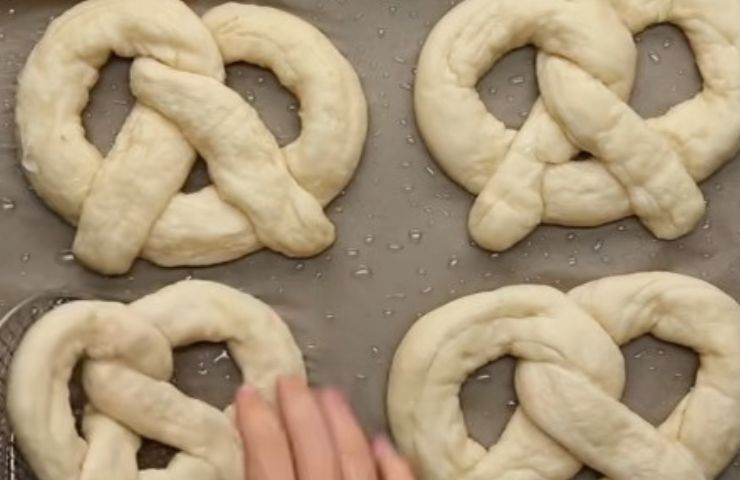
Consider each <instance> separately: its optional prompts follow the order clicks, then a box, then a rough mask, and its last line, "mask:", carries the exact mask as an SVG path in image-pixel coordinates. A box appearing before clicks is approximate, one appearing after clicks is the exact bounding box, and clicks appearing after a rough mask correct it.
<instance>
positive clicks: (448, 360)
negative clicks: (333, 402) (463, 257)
mask: <svg viewBox="0 0 740 480" xmlns="http://www.w3.org/2000/svg"><path fill="white" fill-rule="evenodd" d="M648 333H651V334H653V335H655V336H656V337H658V338H662V339H664V340H666V341H669V342H673V343H677V344H681V345H685V346H687V347H689V348H692V349H693V350H695V351H696V352H697V353H698V354H699V358H700V368H699V372H698V374H697V377H696V383H695V385H694V388H693V389H692V390H691V391H690V392H689V393H688V394H687V395H686V397H684V399H683V400H682V401H681V402H680V403H679V405H678V406H677V407H676V408H675V409H674V411H673V412H672V413H671V414H670V416H669V417H668V419H667V420H666V421H665V422H663V424H662V425H661V426H660V427H658V428H657V429H656V428H654V427H653V426H652V425H650V424H649V423H647V422H646V421H645V420H643V419H642V418H640V417H639V416H638V415H636V414H635V413H633V412H631V411H630V410H629V409H628V408H627V407H626V406H624V405H623V404H621V403H619V401H618V400H617V399H618V398H619V397H620V396H621V394H622V390H623V387H624V381H625V370H624V360H623V358H622V356H621V354H620V352H619V349H618V347H617V344H619V345H622V344H624V343H627V342H629V341H630V340H632V339H634V338H636V337H639V336H641V335H645V334H648ZM507 354H511V355H514V356H516V357H518V358H519V359H520V361H519V363H518V365H517V369H516V374H515V383H516V390H517V394H518V397H519V402H520V405H521V407H520V408H519V409H518V410H517V411H516V412H515V413H514V416H513V417H512V419H511V421H510V422H509V425H508V426H507V427H506V430H505V431H504V432H503V434H502V435H501V439H500V440H499V442H498V443H497V444H495V445H494V446H493V447H491V448H490V449H489V450H488V451H487V450H486V449H485V448H484V447H483V446H481V445H480V444H478V442H476V441H475V440H473V439H471V438H470V437H469V436H468V433H467V430H466V428H465V422H464V420H463V414H462V411H461V409H460V403H459V400H458V393H459V391H460V386H461V384H462V383H463V382H464V381H465V379H466V377H467V376H468V375H470V374H471V373H472V372H473V371H474V370H475V369H477V368H479V367H481V366H482V365H484V364H486V363H487V362H490V361H493V360H495V359H497V358H500V357H501V356H503V355H507ZM388 412H389V417H390V422H391V426H392V428H393V432H394V434H395V437H396V439H397V441H398V443H399V445H400V447H401V448H402V450H403V451H404V452H405V453H406V454H408V455H409V456H410V457H411V458H412V459H413V460H414V461H415V462H416V464H417V466H418V467H419V469H420V471H421V472H422V474H423V478H424V479H425V480H434V479H439V480H449V479H451V478H454V479H459V480H464V479H470V480H472V479H490V478H496V479H501V480H509V479H516V480H543V479H547V480H559V479H563V480H565V479H570V478H572V477H573V476H574V475H575V474H576V473H577V472H578V471H579V469H580V468H581V466H582V463H585V464H587V465H588V466H590V467H592V468H594V469H596V470H598V471H600V472H602V473H603V474H605V475H607V476H608V477H609V478H612V479H614V480H694V479H695V480H703V479H709V478H714V477H715V476H716V475H717V474H718V473H719V472H721V471H722V469H723V468H724V467H725V466H726V465H727V463H728V462H729V461H730V460H731V459H732V458H733V456H734V454H735V453H736V452H737V450H738V447H740V306H738V304H737V303H736V302H735V301H734V300H733V299H732V298H730V297H728V296H727V295H725V294H724V293H722V292H721V291H719V290H718V289H716V288H715V287H713V286H711V285H709V284H707V283H705V282H702V281H699V280H696V279H693V278H690V277H684V276H681V275H676V274H671V273H660V272H656V273H642V274H633V275H625V276H618V277H611V278H606V279H603V280H599V281H595V282H591V283H588V284H585V285H583V286H581V287H579V288H576V289H575V290H573V291H571V292H570V293H569V294H567V295H565V294H563V293H560V292H558V291H557V290H554V289H552V288H549V287H545V286H533V285H526V286H514V287H507V288H502V289H500V290H497V291H493V292H488V293H480V294H477V295H472V296H469V297H466V298H462V299H460V300H457V301H454V302H452V303H449V304H447V305H445V306H443V307H441V308H439V309H437V310H435V311H433V312H431V313H429V314H427V315H426V316H424V317H423V318H422V319H421V320H419V321H418V322H417V324H416V325H414V327H413V328H412V329H411V331H410V332H409V333H408V334H407V336H406V337H405V338H404V340H403V342H402V344H401V346H400V347H399V349H398V351H397V353H396V356H395V359H394V362H393V366H392V369H391V376H390V384H389V391H388Z"/></svg>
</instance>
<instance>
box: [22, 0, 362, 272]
mask: <svg viewBox="0 0 740 480" xmlns="http://www.w3.org/2000/svg"><path fill="white" fill-rule="evenodd" d="M111 53H115V54H116V55H119V56H122V57H133V58H136V59H137V60H135V61H134V64H133V68H132V74H131V82H132V89H133V92H134V94H135V95H136V97H137V99H138V102H137V104H136V105H135V106H134V108H133V110H132V112H131V114H130V115H129V117H128V118H127V120H126V122H125V123H124V125H123V128H122V129H121V132H120V133H119V134H118V136H117V138H116V141H115V144H114V145H113V148H112V149H111V151H110V153H109V154H108V156H107V157H106V158H103V157H102V155H101V153H100V152H99V151H98V150H97V149H96V148H95V147H94V146H93V145H91V144H90V143H89V142H88V141H87V140H86V139H85V135H84V130H83V128H82V126H81V120H80V113H81V111H82V109H83V108H84V107H85V105H86V104H87V102H88V95H89V89H90V88H91V87H92V86H93V84H94V83H95V82H96V81H97V78H98V73H97V72H98V69H99V68H100V67H101V66H102V65H103V64H104V63H105V62H106V60H107V59H108V57H109V55H110V54H111ZM239 61H246V62H250V63H254V64H257V65H260V66H263V67H266V68H269V69H271V70H273V71H274V72H275V74H276V75H277V77H278V78H279V80H280V81H281V83H282V84H283V85H284V86H285V87H287V88H288V89H290V90H291V91H292V92H293V93H295V94H296V96H297V97H298V98H299V99H300V100H301V110H300V116H301V120H302V124H303V125H302V133H301V135H300V136H299V137H298V139H296V140H295V141H294V142H293V143H291V144H290V145H288V146H286V147H284V148H280V147H279V146H278V144H277V141H276V140H275V138H274V137H273V136H272V134H271V133H270V132H269V130H268V129H267V128H266V127H265V125H264V124H263V122H262V121H261V119H260V118H259V115H258V114H257V113H256V112H255V110H254V109H253V108H252V107H251V106H250V105H249V104H248V103H246V102H245V101H244V100H242V99H241V98H240V97H239V96H238V95H237V94H236V93H235V92H233V91H232V90H230V89H229V88H227V87H226V86H224V85H223V84H222V83H221V81H222V80H223V78H224V68H223V63H224V62H226V63H232V62H239ZM16 114H17V123H18V130H19V134H20V142H21V150H22V164H23V167H24V169H25V171H26V172H27V174H28V176H29V177H30V179H31V182H32V183H33V185H34V187H35V189H36V191H37V192H38V193H39V195H41V197H42V198H43V199H44V200H45V201H46V202H47V204H48V205H49V206H50V207H51V208H52V209H54V210H55V211H56V212H58V213H59V214H60V215H62V216H63V217H64V218H65V219H66V220H67V221H69V222H71V223H74V224H78V230H77V237H76V239H75V243H74V252H75V254H76V256H77V258H79V259H80V260H81V261H82V262H84V263H85V264H87V265H88V266H89V267H91V268H93V269H95V270H97V271H99V272H102V273H106V274H120V273H125V272H126V271H128V270H129V269H130V268H131V264H132V262H133V261H134V260H135V259H136V257H137V256H142V257H144V258H146V259H148V260H151V261H152V262H154V263H157V264H159V265H164V266H177V265H208V264H213V263H218V262H224V261H228V260H232V259H235V258H238V257H240V256H243V255H245V254H247V253H250V252H253V251H255V250H258V249H259V248H261V247H262V246H266V247H268V248H271V249H273V250H276V251H279V252H281V253H284V254H286V255H288V256H310V255H314V254H316V253H318V252H320V251H321V250H323V249H325V248H326V247H328V246H329V245H330V244H331V243H332V242H333V241H334V238H335V233H334V226H333V225H332V223H331V222H330V221H329V219H328V218H327V217H326V215H325V214H324V212H323V206H325V205H326V204H327V203H328V202H330V201H331V200H332V199H333V198H334V197H335V196H336V195H337V194H339V192H340V191H341V190H342V188H344V186H345V185H346V184H347V183H348V182H349V180H350V178H351V176H352V174H353V173H354V170H355V168H356V167H357V164H358V161H359V159H360V155H361V150H362V146H363V143H364V139H365V133H366V129H367V108H366V104H365V99H364V96H363V93H362V89H361V85H360V83H359V80H358V78H357V75H356V74H355V72H354V70H353V69H352V67H351V66H350V64H349V63H348V62H347V60H346V59H345V58H344V57H343V56H342V55H341V54H340V53H339V52H338V51H337V50H336V48H334V46H333V45H332V44H331V42H330V41H329V40H328V39H327V38H326V37H325V36H324V35H323V34H322V33H321V32H320V31H318V30H317V29H316V28H314V27H313V26H311V25H309V24H307V23H306V22H304V21H302V20H300V19H298V18H297V17H294V16H292V15H289V14H287V13H284V12H281V11H279V10H275V9H272V8H267V7H258V6H252V5H240V4H225V5H222V6H220V7H216V8H214V9H213V10H211V11H209V12H208V13H207V14H206V15H205V16H204V17H203V19H202V20H201V19H199V18H198V17H197V16H196V15H195V14H194V13H193V12H192V11H191V10H190V9H189V8H188V7H187V6H186V5H185V4H184V3H182V2H180V1H179V0H158V1H156V2H151V1H148V0H88V1H86V2H83V3H81V4H79V5H77V6H75V7H73V8H72V9H70V10H69V11H67V12H66V13H65V14H64V15H62V16H61V17H59V18H58V19H56V20H55V21H54V22H52V24H51V25H50V27H49V29H48V30H47V32H46V34H45V35H44V37H43V38H42V39H41V41H40V42H39V43H38V45H37V46H36V48H35V49H34V51H33V52H32V54H31V56H30V57H29V59H28V62H27V63H26V66H25V68H24V69H23V72H22V74H21V77H20V79H19V84H18V103H17V112H16ZM196 150H197V151H199V152H200V153H201V154H202V155H203V157H204V158H205V160H206V162H207V163H208V168H209V172H210V175H211V177H212V180H213V182H214V184H215V186H213V187H208V188H205V189H203V190H201V191H199V192H197V193H193V194H184V193H180V189H181V187H182V185H183V183H184V182H185V179H186V178H187V175H188V172H189V171H190V169H191V167H192V166H193V163H194V161H195V159H196Z"/></svg>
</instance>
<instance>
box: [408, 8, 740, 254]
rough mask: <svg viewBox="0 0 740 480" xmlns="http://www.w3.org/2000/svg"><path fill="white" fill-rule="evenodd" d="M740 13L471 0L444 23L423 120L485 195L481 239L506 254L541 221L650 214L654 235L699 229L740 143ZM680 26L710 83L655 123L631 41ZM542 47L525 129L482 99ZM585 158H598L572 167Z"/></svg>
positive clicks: (453, 166)
mask: <svg viewBox="0 0 740 480" xmlns="http://www.w3.org/2000/svg"><path fill="white" fill-rule="evenodd" d="M738 18H740V5H738V3H737V2H734V1H733V0H656V1H650V2H644V1H641V0H595V1H594V0H574V1H569V0H557V1H549V0H501V1H496V2H490V1H487V0H466V1H464V2H463V3H461V4H460V5H458V6H457V7H455V8H453V9H452V10H451V11H450V12H449V13H448V14H447V15H446V16H445V17H444V18H443V19H442V20H441V21H440V22H439V23H438V24H437V25H436V26H435V28H434V30H433V31H432V33H431V34H430V35H429V38H428V39H427V41H426V44H425V45H424V48H423V51H422V53H421V57H420V60H419V66H418V73H417V80H416V85H415V107H416V113H417V123H418V124H419V128H420V130H421V133H422V135H423V137H424V139H425V142H426V143H427V145H428V146H429V149H430V150H431V152H432V154H433V155H434V157H435V158H436V159H437V161H438V162H439V163H440V164H441V166H442V167H443V168H444V170H445V171H446V172H447V173H448V174H449V175H450V176H451V177H452V178H453V179H454V180H455V181H456V182H458V183H459V184H460V185H462V186H463V187H465V188H466V189H467V190H469V191H470V192H471V193H473V194H475V195H478V198H477V200H476V202H475V205H474V206H473V208H472V210H471V212H470V216H469V222H468V226H469V230H470V233H471V235H472V237H473V239H474V240H475V241H476V242H477V243H478V244H479V245H480V246H482V247H484V248H487V249H490V250H495V251H500V250H506V249H508V248H510V247H511V246H513V245H515V244H516V243H517V242H519V241H520V240H521V239H523V238H524V237H526V236H527V235H528V234H529V233H530V232H531V231H532V230H534V229H535V228H536V227H537V226H538V225H539V224H540V223H543V222H545V223H551V224H558V225H564V226H575V227H589V226H597V225H601V224H604V223H607V222H611V221H615V220H619V219H621V218H624V217H627V216H629V215H633V214H634V215H637V216H638V217H639V219H640V221H642V223H643V224H644V225H645V226H646V227H647V228H648V229H650V230H651V231H652V232H653V234H655V235H656V236H657V237H659V238H662V239H674V238H677V237H680V236H682V235H684V234H686V233H688V232H690V231H691V230H692V229H693V228H694V227H695V226H696V224H697V222H698V221H699V220H700V218H701V217H702V216H703V214H704V211H705V203H704V199H703V196H702V193H701V191H700V190H699V189H698V187H697V185H696V182H698V181H701V180H703V179H705V178H706V177H708V176H709V175H711V174H712V173H713V172H714V171H715V170H717V169H718V168H719V167H720V166H721V165H722V164H723V163H724V162H726V161H727V160H729V159H730V158H732V156H734V155H735V154H736V152H737V151H738V149H739V148H740V117H738V115H736V114H735V112H737V111H738V110H740V88H738V87H740V75H738V72H739V71H740V52H739V51H738V49H739V48H740V28H739V27H738V26H737V22H736V21H730V20H729V19H733V20H737V19H738ZM665 22H670V23H673V24H675V25H677V26H678V27H680V28H682V29H683V31H684V32H685V33H686V35H687V37H688V39H689V42H690V44H691V47H692V48H693V51H694V53H695V56H696V62H697V65H698V67H699V70H700V72H701V75H702V77H703V80H704V88H703V90H702V91H701V93H699V94H698V95H696V96H695V97H694V98H692V99H690V100H687V101H685V102H683V103H681V104H679V105H676V106H675V107H673V108H672V109H671V110H669V111H668V112H667V113H666V114H665V115H663V116H661V117H657V118H651V119H642V118H640V117H639V115H638V114H637V113H635V112H634V111H633V110H632V109H631V108H630V107H629V106H628V105H627V104H626V99H627V97H628V96H629V94H630V92H631V90H632V85H633V82H634V78H635V67H636V55H637V50H636V47H635V44H634V41H633V39H632V34H634V33H637V32H640V31H642V30H644V29H645V28H647V27H648V26H650V25H652V24H656V23H665ZM526 44H533V45H535V46H536V47H538V48H539V55H538V58H537V76H538V82H539V87H540V93H541V98H540V100H538V101H537V102H536V103H535V105H534V107H533V108H532V111H531V113H530V115H529V118H528V119H527V121H526V122H525V123H524V125H523V126H522V128H521V129H520V130H519V131H518V132H516V131H513V130H511V129H508V128H506V126H505V125H504V124H503V123H502V122H500V121H499V120H497V119H496V118H495V117H494V116H493V115H492V114H491V113H489V112H488V110H487V109H486V106H485V105H484V104H483V102H482V100H481V99H480V97H479V95H478V93H477V91H476V90H475V86H476V83H477V82H478V80H479V79H480V78H481V77H482V76H483V74H484V73H485V72H486V71H487V70H488V69H489V68H491V66H493V64H494V63H495V62H496V61H497V60H498V59H500V58H501V57H502V56H503V55H504V54H505V53H507V52H508V51H510V50H512V49H514V48H518V47H521V46H524V45H526ZM579 151H586V152H589V153H590V154H592V155H593V156H594V157H592V158H589V159H587V160H584V161H578V162H576V161H571V160H572V159H573V158H574V157H575V156H576V154H577V153H578V152H579Z"/></svg>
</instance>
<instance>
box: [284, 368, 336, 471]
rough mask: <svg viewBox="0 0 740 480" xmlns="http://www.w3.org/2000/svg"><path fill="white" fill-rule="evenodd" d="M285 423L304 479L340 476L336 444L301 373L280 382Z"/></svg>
mask: <svg viewBox="0 0 740 480" xmlns="http://www.w3.org/2000/svg"><path fill="white" fill-rule="evenodd" d="M278 399H279V402H280V411H281V413H282V415H283V423H284V425H285V428H286V430H287V431H288V439H289V441H290V445H291V447H292V450H293V458H294V460H295V469H296V473H297V475H298V478H300V479H301V480H340V479H341V477H340V476H339V466H338V463H337V462H338V461H337V457H336V454H335V452H334V445H333V444H332V441H331V436H330V434H329V430H328V428H327V425H326V422H325V421H324V417H323V416H322V414H321V410H320V409H319V406H318V403H317V402H316V399H315V398H314V395H313V393H311V390H309V388H308V386H307V385H306V381H305V380H304V379H303V378H300V377H288V378H284V379H281V380H280V381H279V382H278Z"/></svg>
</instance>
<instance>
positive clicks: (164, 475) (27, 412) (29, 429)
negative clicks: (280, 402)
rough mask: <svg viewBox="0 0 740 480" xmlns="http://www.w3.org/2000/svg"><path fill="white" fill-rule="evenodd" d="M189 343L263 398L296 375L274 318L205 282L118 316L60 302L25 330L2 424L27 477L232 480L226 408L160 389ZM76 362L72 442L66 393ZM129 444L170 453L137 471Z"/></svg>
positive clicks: (238, 467)
mask: <svg viewBox="0 0 740 480" xmlns="http://www.w3.org/2000/svg"><path fill="white" fill-rule="evenodd" d="M196 342H226V344H227V346H228V348H229V351H230V352H231V355H232V358H233V359H234V361H235V362H236V364H237V366H238V367H239V369H240V370H241V372H242V375H243V377H244V382H245V383H246V384H249V385H252V386H253V387H255V388H256V389H258V390H259V391H260V392H261V393H262V394H263V395H266V396H267V398H270V399H273V397H274V392H275V388H276V382H277V379H278V377H280V376H282V375H291V374H292V375H305V369H304V365H303V359H302V356H301V352H300V350H299V349H298V347H297V346H296V344H295V342H294V340H293V337H292V336H291V334H290V331H289V330H288V328H287V327H286V326H285V324H284V323H283V322H282V320H281V319H280V318H279V317H278V316H277V314H276V313H275V312H274V311H273V310H272V309H271V308H270V307H268V306H267V305H265V304H264V303H262V302H260V301H259V300H257V299H255V298H253V297H251V296H249V295H246V294H243V293H240V292H238V291H237V290H234V289H231V288H228V287H225V286H222V285H219V284H216V283H212V282H204V281H185V282H180V283H177V284H174V285H172V286H169V287H166V288H164V289H162V290H160V291H159V292H156V293H154V294H152V295H149V296H147V297H145V298H142V299H141V300H138V301H136V302H133V303H131V304H130V305H122V304H119V303H113V302H97V301H77V302H72V303H69V304H66V305H62V306H60V307H58V308H56V309H54V310H52V311H51V312H50V313H48V314H47V315H45V316H44V317H43V318H41V319H40V320H39V321H38V322H37V323H36V324H34V326H32V327H31V329H30V330H29V331H28V332H27V333H26V335H25V336H24V338H23V341H22V343H21V345H20V347H19V348H18V350H17V351H16V353H15V355H14V356H13V361H12V365H11V370H10V378H9V383H8V415H9V418H10V421H11V424H12V427H13V431H14V434H15V439H16V442H17V444H18V446H19V447H20V449H21V451H22V452H23V455H24V456H25V458H26V460H27V461H28V462H29V464H30V465H31V467H32V468H33V470H34V473H35V474H36V475H37V476H38V478H39V479H40V480H61V479H66V480H77V479H90V480H92V479H100V478H107V479H112V480H136V479H142V480H175V479H181V480H187V479H192V480H195V479H200V480H243V479H244V473H243V458H242V453H241V451H242V448H241V443H240V440H239V436H238V434H237V432H236V429H235V428H234V427H233V423H232V418H231V416H232V415H231V412H230V410H231V407H229V408H228V409H227V410H226V411H225V412H219V411H218V410H216V409H215V408H213V407H211V406H209V405H207V404H206V403H204V402H201V401H200V400H195V399H192V398H189V397H187V396H185V395H184V394H183V393H181V392H180V391H179V390H178V389H177V388H175V387H174V386H173V385H171V384H170V383H169V380H170V378H171V376H172V373H173V359H172V350H173V349H175V348H179V347H183V346H186V345H190V344H193V343H196ZM83 357H84V363H83V370H82V382H83V386H84V389H85V392H86V393H87V396H88V399H89V405H88V406H87V408H86V410H85V413H84V415H83V422H82V429H83V434H84V435H83V436H84V438H81V437H80V436H79V435H78V434H77V430H76V429H75V420H74V417H73V414H72V411H71V407H70V404H69V387H68V382H69V380H70V377H71V376H72V371H73V369H74V367H75V365H76V364H77V363H78V362H79V361H80V360H83ZM139 435H141V436H144V437H147V438H151V439H154V440H157V441H159V442H161V443H164V444H167V445H171V446H174V447H176V448H178V449H179V450H180V451H181V453H178V454H177V455H176V456H175V457H174V458H173V460H172V461H171V462H170V464H169V465H168V466H167V468H165V469H163V470H144V471H141V472H139V470H138V466H137V462H136V452H137V450H138V449H139V446H140V443H141V441H140V438H139Z"/></svg>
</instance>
